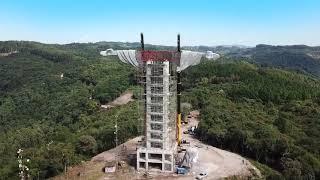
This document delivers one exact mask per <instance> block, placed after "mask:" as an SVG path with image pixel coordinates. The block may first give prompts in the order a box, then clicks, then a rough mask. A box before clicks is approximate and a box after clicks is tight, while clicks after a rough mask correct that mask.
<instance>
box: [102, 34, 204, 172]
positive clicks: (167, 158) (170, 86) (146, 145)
mask: <svg viewBox="0 0 320 180" xmlns="http://www.w3.org/2000/svg"><path fill="white" fill-rule="evenodd" d="M100 54H101V55H117V56H118V57H119V59H120V61H122V62H124V63H127V64H131V65H132V66H133V67H135V68H136V69H137V74H138V76H137V78H138V80H139V82H140V85H141V93H140V97H141V98H140V100H139V101H140V106H139V109H140V115H141V117H140V118H139V120H138V122H137V123H138V127H139V128H138V131H139V132H141V134H142V135H143V138H142V140H141V142H140V144H139V145H138V147H137V170H144V171H153V170H158V171H161V172H173V171H174V165H175V162H174V159H175V158H174V155H175V154H176V152H177V145H180V143H181V107H180V99H181V97H180V96H181V93H180V91H181V82H180V72H181V71H182V70H184V69H186V68H187V67H189V66H193V65H196V64H199V63H200V61H201V58H202V56H203V55H204V53H201V52H192V51H181V49H180V35H178V41H177V50H176V51H156V50H145V49H144V39H143V34H141V50H116V51H111V50H109V51H108V50H107V51H103V52H100Z"/></svg>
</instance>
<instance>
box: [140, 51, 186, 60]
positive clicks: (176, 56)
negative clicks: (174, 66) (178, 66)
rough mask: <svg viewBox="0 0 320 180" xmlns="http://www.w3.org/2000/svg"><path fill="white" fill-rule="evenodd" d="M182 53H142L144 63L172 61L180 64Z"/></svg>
mask: <svg viewBox="0 0 320 180" xmlns="http://www.w3.org/2000/svg"><path fill="white" fill-rule="evenodd" d="M180 56H181V55H180V52H177V51H150V50H148V51H141V60H142V61H170V62H176V63H179V61H180Z"/></svg>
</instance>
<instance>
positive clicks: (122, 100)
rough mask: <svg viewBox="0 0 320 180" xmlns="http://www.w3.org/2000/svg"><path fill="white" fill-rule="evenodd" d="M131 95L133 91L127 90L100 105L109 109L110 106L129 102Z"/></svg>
mask: <svg viewBox="0 0 320 180" xmlns="http://www.w3.org/2000/svg"><path fill="white" fill-rule="evenodd" d="M132 96H133V93H132V92H131V91H127V92H125V93H123V94H122V95H120V96H119V97H117V98H116V99H115V100H113V101H112V102H111V103H108V104H106V105H101V108H103V109H109V108H112V107H116V106H121V105H125V104H128V103H129V102H131V101H133V99H132Z"/></svg>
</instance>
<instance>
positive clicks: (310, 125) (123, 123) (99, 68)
mask: <svg viewBox="0 0 320 180" xmlns="http://www.w3.org/2000/svg"><path fill="white" fill-rule="evenodd" d="M125 45H127V44H125ZM131 45H132V47H133V48H137V47H139V44H137V43H133V44H131ZM110 47H113V48H123V47H127V46H124V44H123V43H105V42H102V43H94V44H77V43H74V44H68V45H45V44H40V43H35V42H13V41H10V42H1V43H0V52H8V51H12V50H17V51H19V53H17V54H13V55H10V56H7V57H0V132H1V133H0V177H1V178H2V179H18V172H17V171H18V164H17V161H16V151H17V150H18V149H19V148H23V149H24V152H23V153H24V157H27V158H30V159H31V161H30V173H31V175H32V177H38V176H39V178H42V179H43V178H47V177H51V176H54V175H56V174H58V173H61V172H63V170H64V167H65V166H69V165H72V164H76V163H80V162H81V161H82V160H85V159H87V158H89V157H90V156H91V155H92V154H93V153H98V152H102V151H104V150H107V149H110V148H112V147H114V146H115V142H114V139H115V135H114V131H115V128H114V125H115V122H116V121H117V124H118V127H119V131H118V138H119V141H120V142H124V141H126V140H127V139H128V138H130V137H134V136H136V135H138V134H140V133H141V131H142V127H141V124H142V122H140V121H139V120H141V119H139V117H140V115H139V110H138V108H139V107H138V104H139V103H138V102H137V101H135V102H131V103H129V104H127V105H124V106H121V107H116V108H113V109H110V110H102V109H100V105H101V104H104V103H107V102H109V101H111V100H112V99H114V98H115V97H117V96H119V95H120V94H121V93H122V92H124V91H125V90H127V89H130V90H133V92H134V96H135V97H137V96H138V93H137V92H139V91H141V89H140V88H139V87H138V86H136V83H135V81H134V78H133V77H134V75H133V72H134V69H133V68H131V67H130V66H128V65H125V64H121V63H119V62H118V60H115V59H113V58H110V57H106V58H104V57H100V56H99V50H105V49H106V48H110ZM149 47H151V46H149ZM257 48H262V50H263V48H264V49H268V48H269V47H257ZM278 48H279V47H278ZM295 48H296V49H297V48H298V49H303V48H304V47H295ZM237 51H241V50H240V49H238V50H237ZM297 51H299V52H300V50H297ZM301 51H302V50H301ZM311 53H312V52H311ZM284 56H285V57H286V58H288V57H290V58H291V55H290V56H287V55H286V54H284V55H283V56H282V55H281V56H280V57H284ZM280 57H279V58H280ZM299 57H300V56H295V57H292V58H294V59H295V61H299ZM266 59H268V58H267V57H266ZM299 63H300V62H299ZM291 65H292V64H291ZM298 65H299V64H298ZM309 70H310V69H309ZM309 70H308V71H309ZM182 77H183V98H182V99H184V100H185V101H186V102H188V103H190V104H192V106H193V108H198V109H200V111H201V117H200V118H201V121H200V124H199V128H198V129H197V135H198V137H199V139H201V140H203V141H205V142H207V143H209V144H211V145H214V146H217V147H220V148H224V149H227V150H230V151H234V152H237V153H239V154H241V155H244V156H246V157H248V158H251V159H253V160H254V163H255V164H257V166H258V167H259V168H261V169H262V170H263V172H264V174H265V175H266V176H267V178H268V179H281V178H287V179H314V178H315V177H320V141H319V139H320V83H319V80H317V79H313V78H311V77H309V76H304V75H301V74H297V73H292V72H287V71H283V70H279V69H273V68H263V67H257V66H255V65H253V64H250V63H246V62H241V61H234V60H219V61H218V62H204V63H201V64H200V65H198V66H194V67H191V68H188V69H187V70H185V71H184V72H183V75H182ZM188 108H190V107H188ZM188 108H187V109H188ZM185 111H187V110H185Z"/></svg>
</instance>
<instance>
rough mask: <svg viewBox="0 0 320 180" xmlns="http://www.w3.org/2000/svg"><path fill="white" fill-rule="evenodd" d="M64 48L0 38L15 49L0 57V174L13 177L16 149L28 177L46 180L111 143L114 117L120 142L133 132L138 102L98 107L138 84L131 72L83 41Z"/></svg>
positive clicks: (0, 45)
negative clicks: (23, 159)
mask: <svg viewBox="0 0 320 180" xmlns="http://www.w3.org/2000/svg"><path fill="white" fill-rule="evenodd" d="M65 46H67V45H65ZM65 46H59V45H44V44H39V43H33V42H2V43H0V49H2V51H6V52H8V50H12V49H14V50H18V51H19V53H17V54H12V55H10V56H8V57H0V132H1V134H0V177H1V178H0V179H18V162H17V158H16V152H17V150H18V149H19V148H22V149H24V152H23V153H24V155H23V156H24V157H26V158H29V159H31V161H30V166H29V168H30V174H31V176H32V177H38V175H39V177H40V178H41V179H43V178H47V177H51V176H54V175H57V174H58V173H61V172H62V171H63V167H64V165H65V164H67V165H72V164H75V163H79V162H81V161H82V160H85V159H87V158H89V157H90V156H91V155H93V154H95V153H98V152H101V151H104V150H107V149H110V148H112V147H114V146H115V142H114V138H115V137H114V136H115V135H114V130H115V128H114V125H115V121H116V120H118V126H119V141H120V142H124V141H125V140H127V139H128V138H131V137H135V136H136V135H137V134H138V127H137V123H136V119H137V118H138V114H137V112H138V110H137V108H138V103H137V102H132V103H129V104H127V105H125V106H123V107H117V108H114V109H111V110H108V111H105V110H100V104H101V103H107V102H109V101H111V100H112V99H114V98H115V97H117V96H119V95H120V94H121V93H123V92H124V91H125V90H127V89H128V88H135V86H133V85H134V82H133V80H132V78H131V77H133V72H134V70H133V69H131V67H130V66H126V65H124V64H122V63H119V62H118V60H116V59H110V58H102V57H99V55H98V52H93V50H86V49H90V48H88V47H87V48H82V47H81V46H80V47H79V48H76V47H74V48H73V49H72V48H68V47H65ZM69 46H70V45H69ZM91 53H92V54H91Z"/></svg>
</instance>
